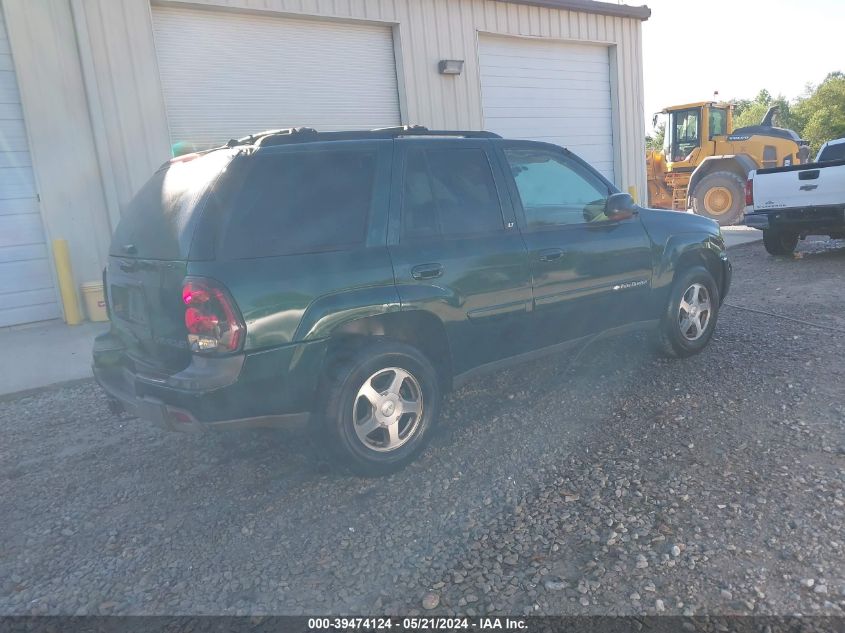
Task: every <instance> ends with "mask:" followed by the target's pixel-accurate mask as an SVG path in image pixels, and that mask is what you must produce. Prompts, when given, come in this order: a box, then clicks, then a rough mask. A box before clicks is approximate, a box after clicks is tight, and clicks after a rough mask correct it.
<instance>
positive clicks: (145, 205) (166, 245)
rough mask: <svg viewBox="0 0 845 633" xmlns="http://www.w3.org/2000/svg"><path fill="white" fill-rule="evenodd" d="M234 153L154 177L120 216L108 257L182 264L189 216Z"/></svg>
mask: <svg viewBox="0 0 845 633" xmlns="http://www.w3.org/2000/svg"><path fill="white" fill-rule="evenodd" d="M236 153H237V150H218V151H214V152H210V153H208V154H205V155H203V156H200V157H199V158H195V159H193V160H189V161H185V162H182V161H179V162H174V163H170V164H167V165H165V166H164V167H162V168H161V169H159V170H158V171H157V172H156V173H154V174H153V175H152V177H151V178H150V179H149V180H148V181H147V182H146V184H144V186H143V187H141V189H140V191H138V193H137V194H135V197H134V198H133V199H132V201H131V202H130V203H129V205H128V206H127V207H126V209H125V210H124V211H123V213H122V214H121V218H120V222H119V223H118V225H117V229H115V232H114V239H112V252H111V254H112V255H117V256H119V257H140V258H143V259H162V260H177V259H187V257H188V251H189V249H190V247H191V238H192V237H193V229H194V226H195V225H196V221H197V218H196V216H197V215H198V214H196V213H194V211H195V210H197V208H198V207H199V205H200V201H201V199H203V194H204V193H205V192H206V191H207V190H208V188H209V186H210V185H212V183H214V181H215V180H217V177H218V176H219V175H220V174H221V173H223V172H224V171H225V170H226V167H227V165H228V164H229V163H230V161H231V160H232V157H233V156H234V155H235V154H236ZM130 246H131V248H130Z"/></svg>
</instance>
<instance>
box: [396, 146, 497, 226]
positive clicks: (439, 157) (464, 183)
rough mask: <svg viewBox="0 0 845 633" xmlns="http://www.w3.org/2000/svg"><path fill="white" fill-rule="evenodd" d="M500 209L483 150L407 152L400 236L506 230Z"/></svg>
mask: <svg viewBox="0 0 845 633" xmlns="http://www.w3.org/2000/svg"><path fill="white" fill-rule="evenodd" d="M503 228H504V227H503V223H502V210H501V207H500V205H499V196H498V193H497V192H496V184H495V182H494V180H493V173H492V171H491V169H490V163H489V161H488V160H487V154H486V153H485V152H484V150H481V149H474V148H466V149H456V148H450V149H442V150H437V149H429V150H424V149H422V148H414V149H411V150H410V151H409V152H408V157H407V161H406V165H405V185H404V191H403V198H402V236H403V237H404V238H410V239H417V238H426V237H434V236H443V237H458V236H468V235H479V234H484V233H490V232H492V231H501V230H503Z"/></svg>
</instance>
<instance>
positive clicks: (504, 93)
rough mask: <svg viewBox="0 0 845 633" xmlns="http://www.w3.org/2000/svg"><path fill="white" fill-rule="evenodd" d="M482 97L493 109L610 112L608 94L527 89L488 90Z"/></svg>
mask: <svg viewBox="0 0 845 633" xmlns="http://www.w3.org/2000/svg"><path fill="white" fill-rule="evenodd" d="M484 97H485V104H486V103H495V106H493V107H519V108H523V110H526V109H528V110H529V111H530V108H533V107H535V106H539V107H543V108H551V107H558V108H561V109H562V110H564V111H568V109H570V108H577V109H579V110H584V109H593V108H601V109H602V110H605V111H610V108H609V107H608V100H609V99H610V95H609V94H608V93H603V94H596V93H591V92H589V91H584V92H583V93H581V92H577V91H566V90H562V91H558V92H549V91H548V90H547V89H540V90H537V91H535V90H533V89H529V88H523V89H508V88H490V89H485V91H484ZM485 119H486V106H485Z"/></svg>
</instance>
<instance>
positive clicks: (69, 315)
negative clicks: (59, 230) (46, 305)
mask: <svg viewBox="0 0 845 633" xmlns="http://www.w3.org/2000/svg"><path fill="white" fill-rule="evenodd" d="M53 260H54V261H55V262H56V277H58V279H59V292H60V293H61V295H62V306H63V307H64V312H65V322H66V323H67V324H68V325H79V324H80V323H82V314H81V313H80V311H79V300H78V299H77V297H76V284H74V283H73V269H72V268H71V266H70V251H69V250H68V247H67V240H53Z"/></svg>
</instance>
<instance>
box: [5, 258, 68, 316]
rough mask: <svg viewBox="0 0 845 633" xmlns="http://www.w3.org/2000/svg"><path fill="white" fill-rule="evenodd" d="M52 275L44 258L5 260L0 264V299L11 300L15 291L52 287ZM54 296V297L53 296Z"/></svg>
mask: <svg viewBox="0 0 845 633" xmlns="http://www.w3.org/2000/svg"><path fill="white" fill-rule="evenodd" d="M52 287H53V277H52V275H51V274H50V264H49V262H48V261H47V260H46V259H40V260H36V261H20V262H5V263H2V264H0V288H4V289H5V291H4V292H3V293H1V294H0V301H2V302H3V304H4V305H5V302H7V301H11V296H12V295H13V294H15V293H17V292H29V291H32V290H44V289H52ZM54 298H55V297H54Z"/></svg>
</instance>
